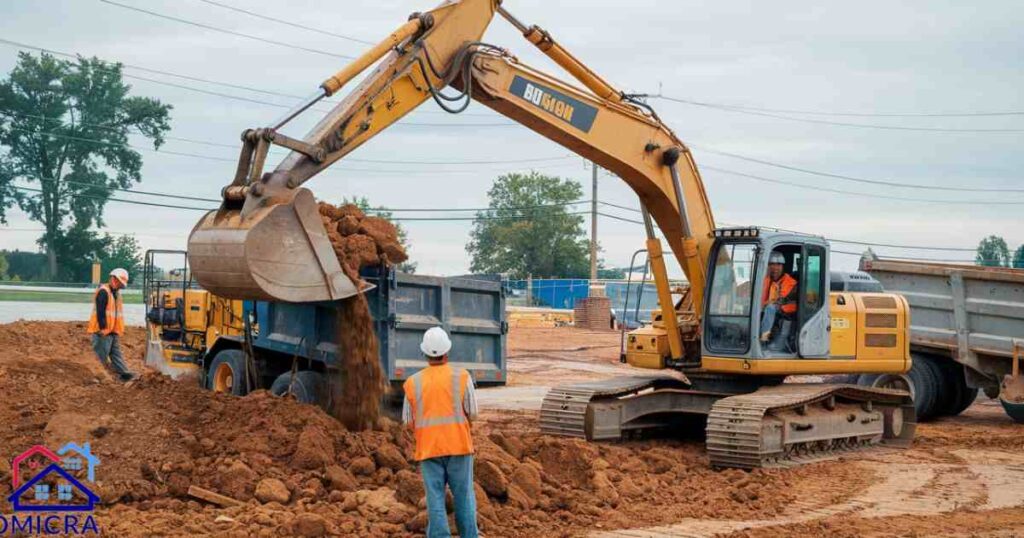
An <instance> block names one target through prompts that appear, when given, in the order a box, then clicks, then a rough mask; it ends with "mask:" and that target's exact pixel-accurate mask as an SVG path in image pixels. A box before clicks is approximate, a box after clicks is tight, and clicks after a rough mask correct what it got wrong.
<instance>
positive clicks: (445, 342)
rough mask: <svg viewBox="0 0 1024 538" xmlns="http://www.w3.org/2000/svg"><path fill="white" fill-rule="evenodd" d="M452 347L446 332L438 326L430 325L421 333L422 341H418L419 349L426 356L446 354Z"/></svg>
mask: <svg viewBox="0 0 1024 538" xmlns="http://www.w3.org/2000/svg"><path fill="white" fill-rule="evenodd" d="M451 349H452V341H451V339H449V338H448V333H446V332H444V329H442V328H440V327H431V328H429V329H427V332H425V333H423V342H420V351H422V352H423V354H424V355H426V356H428V357H440V356H442V355H447V354H448V352H449V351H451Z"/></svg>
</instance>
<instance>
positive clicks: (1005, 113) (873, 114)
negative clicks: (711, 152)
mask: <svg viewBox="0 0 1024 538" xmlns="http://www.w3.org/2000/svg"><path fill="white" fill-rule="evenodd" d="M651 97H653V98H655V99H665V100H666V101H675V102H678V103H685V104H689V105H697V106H705V107H710V108H728V109H734V110H753V111H757V112H779V113H783V114H806V115H808V116H848V117H862V118H967V117H991V116H1024V111H998V112H902V113H876V112H822V111H818V110H794V109H787V108H768V107H756V106H746V105H730V104H726V103H710V102H707V101H696V100H693V99H683V98H681V97H667V96H664V95H652V96H651Z"/></svg>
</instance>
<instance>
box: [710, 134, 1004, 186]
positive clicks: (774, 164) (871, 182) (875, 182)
mask: <svg viewBox="0 0 1024 538" xmlns="http://www.w3.org/2000/svg"><path fill="white" fill-rule="evenodd" d="M691 147H693V148H696V149H699V150H700V151H706V152H708V153H714V154H716V155H723V156H726V157H731V158H733V159H739V160H741V161H748V162H752V163H758V164H763V165H765V166H772V167H775V168H782V169H784V170H792V171H795V172H803V173H805V174H811V175H815V176H822V177H830V178H833V179H841V180H844V181H853V182H856V183H866V184H869V185H884V186H886V187H900V188H905V189H921V190H938V191H953V192H1024V189H1011V188H1003V187H1000V188H993V187H988V188H985V187H944V186H939V185H917V184H913V183H899V182H895V181H882V180H878V179H866V178H861V177H855V176H847V175H843V174H833V173H830V172H821V171H818V170H811V169H808V168H800V167H798V166H792V165H788V164H782V163H777V162H773V161H766V160H763V159H755V158H754V157H747V156H745V155H739V154H736V153H729V152H727V151H719V150H716V149H712V148H707V147H700V146H694V145H691ZM703 168H710V167H708V166H703Z"/></svg>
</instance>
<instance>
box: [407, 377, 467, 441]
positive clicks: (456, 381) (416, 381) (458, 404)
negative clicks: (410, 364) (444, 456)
mask: <svg viewBox="0 0 1024 538" xmlns="http://www.w3.org/2000/svg"><path fill="white" fill-rule="evenodd" d="M451 379H452V413H453V414H452V415H448V416H446V417H430V418H424V417H423V415H424V411H423V408H424V407H425V406H424V404H423V376H421V375H419V372H417V373H416V375H414V376H412V384H413V391H414V392H415V393H416V419H415V420H416V428H417V429H419V428H427V427H430V426H444V425H446V424H461V423H463V422H466V414H465V411H464V410H463V409H462V398H460V396H461V393H462V383H461V381H462V370H452V377H451Z"/></svg>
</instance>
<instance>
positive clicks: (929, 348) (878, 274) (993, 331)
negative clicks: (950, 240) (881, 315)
mask: <svg viewBox="0 0 1024 538" xmlns="http://www.w3.org/2000/svg"><path fill="white" fill-rule="evenodd" d="M861 265H862V267H861V268H862V269H863V270H865V271H867V272H868V273H870V274H871V276H872V277H874V278H876V279H877V280H878V281H879V282H881V283H882V286H883V287H884V288H885V290H886V291H888V292H895V293H899V294H901V295H903V296H904V297H906V298H907V301H908V302H909V303H910V308H911V318H910V325H911V340H910V342H911V348H912V349H914V350H917V351H920V352H927V353H935V354H941V355H947V356H949V357H950V358H952V359H953V360H955V361H956V362H959V363H961V364H963V365H964V366H965V367H967V374H968V384H969V385H973V386H978V387H982V388H987V387H989V388H991V387H993V386H996V387H997V385H998V383H999V381H1000V380H1001V379H1002V377H1003V376H1004V375H1006V374H1008V373H1010V370H1011V365H1012V361H1011V359H1012V357H1013V346H1014V340H1015V339H1018V340H1020V339H1024V270H1021V269H1009V268H1004V267H981V266H973V265H950V264H940V263H920V262H909V261H894V260H878V259H864V260H863V261H862V264H861ZM986 390H988V389H986ZM993 390H994V389H993Z"/></svg>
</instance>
